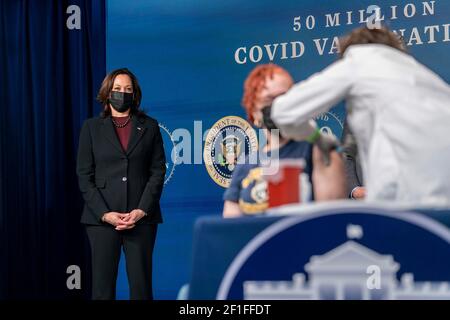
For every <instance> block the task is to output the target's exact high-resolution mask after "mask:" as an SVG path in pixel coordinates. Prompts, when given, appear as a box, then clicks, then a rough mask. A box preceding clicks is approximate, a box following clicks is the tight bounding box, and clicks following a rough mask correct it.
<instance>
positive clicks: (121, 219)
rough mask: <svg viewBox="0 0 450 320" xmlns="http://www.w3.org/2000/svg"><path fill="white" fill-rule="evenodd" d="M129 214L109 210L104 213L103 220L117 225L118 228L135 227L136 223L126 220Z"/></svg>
mask: <svg viewBox="0 0 450 320" xmlns="http://www.w3.org/2000/svg"><path fill="white" fill-rule="evenodd" d="M128 216H129V213H119V212H107V213H105V214H104V215H103V218H102V220H103V221H104V222H106V223H109V224H110V225H113V226H114V227H116V230H125V229H131V228H133V227H134V223H129V222H127V221H126V220H125V219H127V217H128Z"/></svg>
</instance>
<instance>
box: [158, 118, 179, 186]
mask: <svg viewBox="0 0 450 320" xmlns="http://www.w3.org/2000/svg"><path fill="white" fill-rule="evenodd" d="M159 128H160V132H161V136H162V138H163V144H164V153H165V156H166V175H165V177H164V184H167V183H168V182H169V180H170V179H171V178H172V176H173V173H174V172H175V166H176V163H177V157H178V156H177V155H178V153H177V152H176V145H175V141H174V140H173V137H172V133H171V132H170V130H169V129H168V128H167V127H166V126H165V125H163V124H161V123H160V124H159Z"/></svg>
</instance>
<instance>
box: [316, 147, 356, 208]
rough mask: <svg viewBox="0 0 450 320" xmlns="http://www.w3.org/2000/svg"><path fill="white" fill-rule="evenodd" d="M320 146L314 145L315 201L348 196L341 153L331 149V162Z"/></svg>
mask: <svg viewBox="0 0 450 320" xmlns="http://www.w3.org/2000/svg"><path fill="white" fill-rule="evenodd" d="M326 161H327V159H326V158H325V157H324V154H323V152H322V151H321V149H319V147H318V146H314V147H313V173H312V181H313V187H314V198H315V201H329V200H337V199H346V198H347V195H348V194H347V188H346V187H347V178H346V175H345V167H344V161H343V159H342V156H341V154H339V153H337V152H336V151H330V153H329V159H328V161H329V163H328V164H327V163H326Z"/></svg>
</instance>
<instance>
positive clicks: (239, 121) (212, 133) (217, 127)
mask: <svg viewBox="0 0 450 320" xmlns="http://www.w3.org/2000/svg"><path fill="white" fill-rule="evenodd" d="M227 126H236V127H239V128H240V129H241V130H242V131H244V133H245V134H246V135H247V136H248V138H249V142H250V152H256V151H258V137H257V135H256V131H255V129H253V127H252V126H251V125H250V123H248V121H246V120H245V119H243V118H241V117H238V116H226V117H223V118H221V119H219V120H217V121H216V122H215V123H214V124H213V125H212V127H211V129H209V131H208V134H207V135H206V139H205V146H204V147H203V161H204V163H205V167H206V171H207V172H208V174H209V176H210V177H211V179H212V180H213V181H214V182H215V183H217V184H218V185H219V186H221V187H223V188H228V187H229V186H230V182H231V179H228V178H224V177H222V176H221V175H220V174H219V173H218V172H217V171H216V169H215V168H214V165H213V163H212V157H211V150H212V142H213V141H214V139H215V137H216V136H217V134H218V133H219V132H220V131H221V130H222V129H223V128H224V127H227Z"/></svg>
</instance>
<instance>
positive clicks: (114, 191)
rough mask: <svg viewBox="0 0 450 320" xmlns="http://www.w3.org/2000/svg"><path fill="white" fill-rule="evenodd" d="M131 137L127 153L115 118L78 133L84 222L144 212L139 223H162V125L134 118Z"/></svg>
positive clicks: (90, 124) (92, 123)
mask: <svg viewBox="0 0 450 320" xmlns="http://www.w3.org/2000/svg"><path fill="white" fill-rule="evenodd" d="M131 125H132V129H131V134H130V141H129V143H128V148H127V151H126V152H124V151H123V149H122V147H121V145H120V142H119V138H118V137H117V134H116V132H115V129H114V126H113V123H112V121H111V117H110V116H108V117H106V118H92V119H88V120H86V121H85V122H84V124H83V127H82V129H81V133H80V141H79V148H78V159H77V175H78V182H79V186H80V190H81V192H82V194H83V198H84V200H85V206H84V210H83V214H82V216H81V223H84V224H90V225H103V224H105V223H104V222H102V221H101V218H102V216H103V214H104V213H106V212H110V211H116V212H122V213H125V212H130V211H132V210H134V209H141V210H143V211H145V212H147V213H148V215H147V216H146V217H144V218H142V219H141V220H139V221H138V223H146V224H149V223H161V222H162V216H161V208H160V206H159V199H160V197H161V193H162V188H163V185H164V175H165V173H166V160H165V156H164V147H163V141H162V137H161V133H160V131H159V126H158V122H157V121H156V120H155V119H153V118H150V117H148V116H145V115H143V116H133V117H132V118H131Z"/></svg>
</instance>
